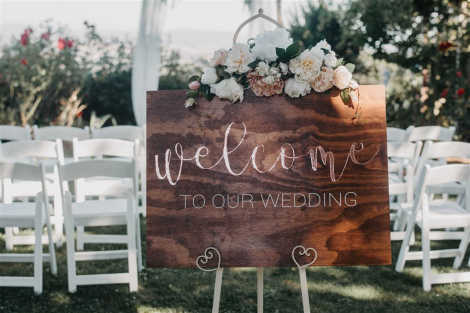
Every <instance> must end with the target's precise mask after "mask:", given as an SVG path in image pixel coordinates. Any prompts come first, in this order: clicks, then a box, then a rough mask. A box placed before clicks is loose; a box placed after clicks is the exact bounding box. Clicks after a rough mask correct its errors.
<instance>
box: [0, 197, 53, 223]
mask: <svg viewBox="0 0 470 313" xmlns="http://www.w3.org/2000/svg"><path fill="white" fill-rule="evenodd" d="M35 217H36V203H32V202H14V203H2V204H0V226H2V227H8V226H17V227H34V219H35ZM42 223H43V224H44V223H45V217H44V216H43V218H42Z"/></svg>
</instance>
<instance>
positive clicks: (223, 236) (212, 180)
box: [147, 85, 391, 267]
mask: <svg viewBox="0 0 470 313" xmlns="http://www.w3.org/2000/svg"><path fill="white" fill-rule="evenodd" d="M358 95H359V106H357V105H356V106H355V107H354V108H352V107H349V106H346V105H344V103H343V101H342V100H341V97H340V96H339V92H338V91H337V90H336V91H332V92H331V93H329V94H322V95H317V94H311V95H309V96H306V97H303V98H300V99H291V98H288V97H286V96H274V97H269V98H265V97H256V96H254V95H253V94H252V93H251V92H250V91H246V92H245V99H244V100H243V102H242V103H235V104H232V103H230V102H229V101H226V100H220V99H218V98H215V99H214V100H212V101H211V102H208V101H206V100H203V99H200V100H199V102H198V104H197V107H196V108H195V109H192V110H188V109H185V108H184V105H183V103H184V101H185V91H184V90H177V91H151V92H148V93H147V104H148V108H147V206H148V215H147V264H148V266H150V267H195V262H196V258H197V256H199V255H201V254H203V252H204V250H205V249H206V248H207V247H209V246H214V247H216V248H217V249H219V250H220V252H221V255H222V260H221V266H223V267H239V266H240V267H245V266H259V267H261V266H262V267H271V266H294V265H295V264H294V263H293V261H292V259H291V251H292V249H293V248H294V247H295V246H297V245H303V246H305V247H313V248H315V249H316V250H317V251H318V260H317V262H316V263H315V264H314V265H332V266H335V265H359V264H368V265H374V264H377V265H379V264H390V262H391V256H390V233H389V225H390V224H389V208H388V178H387V151H386V119H385V89H384V87H383V86H379V85H368V86H360V89H359V94H358ZM231 123H233V124H232V129H231V131H230V134H229V136H228V141H227V146H228V147H229V149H233V148H234V147H236V145H237V144H239V143H240V141H241V139H242V136H243V125H245V126H246V136H245V137H244V138H243V141H242V143H241V144H240V146H239V147H238V148H237V149H235V150H234V151H233V152H232V153H231V154H230V167H231V168H232V170H233V171H234V172H239V171H241V170H242V169H243V168H244V167H245V166H247V169H246V171H245V172H244V173H243V174H242V175H238V176H235V175H232V174H230V173H229V171H228V170H227V167H226V165H225V162H224V161H221V162H219V163H218V164H217V166H215V167H213V168H212V169H201V168H200V167H198V166H197V164H196V162H195V161H194V160H192V161H191V160H188V161H184V162H183V165H182V168H181V176H180V178H179V180H178V182H177V183H176V184H175V185H171V184H170V183H169V182H168V180H166V179H159V178H158V177H157V174H156V163H155V162H156V158H155V156H156V155H158V158H159V159H158V165H159V166H158V168H159V169H160V171H162V173H163V172H164V169H165V152H166V151H167V149H170V150H171V151H172V155H171V163H170V164H171V166H170V169H171V171H170V172H171V173H172V175H173V177H175V176H176V173H177V171H178V165H179V161H178V158H177V153H176V152H175V144H176V143H179V144H181V147H182V149H183V155H184V157H185V158H191V157H193V156H194V154H195V152H196V150H197V149H198V148H200V147H201V146H206V147H207V148H208V155H207V156H205V157H204V158H201V163H202V165H203V166H204V167H209V166H210V165H212V164H215V163H216V162H217V160H219V159H220V158H221V155H222V150H223V146H224V137H225V132H226V129H227V126H228V125H230V124H231ZM361 143H362V144H363V145H364V148H363V149H362V150H361V151H360V152H358V153H357V154H356V155H357V158H358V161H359V162H364V161H366V160H368V159H372V160H371V161H370V162H369V163H367V164H364V165H361V164H355V163H354V162H351V157H350V156H349V158H348V155H349V154H350V150H351V145H352V144H361ZM261 144H262V145H263V147H264V150H261V148H260V150H259V151H258V152H257V153H256V157H255V160H256V162H255V163H256V164H257V166H258V167H259V169H261V170H267V169H269V168H270V167H271V165H272V164H276V166H274V167H273V169H272V170H271V171H269V172H266V173H259V172H258V171H257V170H255V169H254V168H253V167H252V166H251V163H250V157H251V155H252V151H253V149H254V147H255V146H257V145H261ZM318 146H321V147H322V148H324V149H325V151H326V152H329V151H330V152H332V154H333V155H334V165H335V170H334V171H335V176H339V175H340V173H341V171H342V170H343V166H344V165H345V164H346V166H345V167H344V172H343V175H342V176H341V178H340V179H338V180H337V181H335V182H332V180H331V177H330V165H331V163H332V162H329V161H328V160H327V162H326V165H325V164H324V163H322V162H321V158H319V159H320V162H319V167H318V169H317V170H316V171H315V170H313V169H312V158H309V157H300V155H306V156H307V155H309V154H308V153H309V151H313V150H314V149H316V148H315V147H318ZM282 147H285V148H286V147H287V148H286V151H287V154H288V155H289V156H291V154H292V152H291V150H289V147H292V148H293V149H294V151H295V154H296V156H299V158H297V159H295V161H294V164H293V165H292V166H291V167H290V168H289V169H285V168H283V167H282V164H281V163H280V162H277V163H276V158H278V157H279V153H280V149H281V148H282ZM312 149H313V150H312ZM206 152H207V151H206ZM287 154H286V155H287ZM247 164H248V165H247ZM348 192H349V196H350V197H349V198H348V201H344V196H345V194H346V193H348ZM353 193H354V194H353ZM315 194H317V195H319V196H316V195H315ZM181 195H190V196H187V197H185V196H181ZM195 195H198V196H196V197H194V196H195ZM340 195H341V196H340ZM269 196H271V197H272V199H273V200H276V199H278V201H277V202H273V201H271V202H269V201H268V202H266V201H265V200H269ZM222 197H225V198H224V199H225V200H222ZM276 197H279V198H276ZM282 197H284V201H283V202H282V201H281V200H282V199H283V198H282ZM309 197H310V198H309ZM318 197H326V198H324V199H323V198H321V204H318ZM328 197H334V198H335V199H336V200H338V199H339V198H341V199H342V200H341V204H339V203H338V201H334V199H333V200H332V199H331V198H328ZM304 198H305V199H306V200H307V199H309V200H312V199H313V201H310V202H308V201H304ZM203 199H205V203H204V201H203ZM212 199H214V202H212ZM353 199H355V200H356V202H354V201H353ZM185 200H186V201H185ZM193 200H194V201H193ZM243 200H244V201H243ZM324 200H326V201H324ZM328 200H329V201H328ZM237 201H238V202H237ZM304 202H305V203H304ZM329 202H331V204H330V203H329ZM346 203H347V204H348V205H346ZM354 203H355V204H356V205H354V206H352V204H354ZM315 204H316V206H315ZM185 206H186V208H185ZM302 261H305V262H308V260H307V259H304V260H302ZM210 265H211V264H209V266H210ZM212 265H213V264H212Z"/></svg>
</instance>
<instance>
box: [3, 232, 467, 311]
mask: <svg viewBox="0 0 470 313" xmlns="http://www.w3.org/2000/svg"><path fill="white" fill-rule="evenodd" d="M2 236H3V235H2V234H0V251H2V252H3V251H4V240H3V237H2ZM418 240H419V238H418ZM456 245H457V243H456V242H449V243H446V244H445V245H433V248H443V247H444V246H446V247H455V246H456ZM95 248H96V247H95ZM398 249H399V244H398V243H394V244H393V257H394V261H395V259H396V257H397V254H398ZM467 259H468V256H467V258H466V260H467ZM466 260H465V262H466ZM58 263H59V275H58V277H54V276H52V275H51V274H50V270H49V267H48V264H46V265H45V266H44V271H45V275H44V293H43V294H42V295H41V296H35V295H34V293H33V290H32V288H0V312H5V313H16V312H24V313H29V312H34V313H42V312H44V313H46V312H47V313H52V312H61V313H66V312H74V313H75V312H76V313H80V312H93V313H98V312H103V313H104V312H106V313H108V312H121V313H125V312H138V313H150V312H210V311H211V307H212V293H213V283H214V278H215V273H213V272H211V273H205V272H201V271H199V270H189V269H188V270H174V269H145V270H144V271H143V272H142V273H141V274H140V277H139V284H140V286H139V292H138V293H135V294H130V293H129V292H128V288H127V286H122V285H104V286H83V287H78V291H77V293H75V294H69V293H68V292H67V272H66V256H65V247H62V248H60V249H59V250H58ZM125 268H126V262H125V261H97V262H94V263H93V264H90V263H88V264H87V265H82V266H79V267H78V270H79V271H80V272H81V273H97V272H103V271H115V272H118V271H122V270H125ZM437 268H438V269H439V270H440V271H452V260H451V259H448V260H438V261H434V262H433V269H437ZM465 269H467V270H469V271H470V268H468V267H467V268H463V270H465ZM31 273H32V266H31V265H29V264H18V265H17V264H12V263H10V264H5V263H3V264H1V265H0V275H29V274H31ZM421 273H422V271H421V263H420V262H409V263H407V266H406V268H405V271H404V272H403V273H396V272H395V271H394V270H393V269H392V267H391V266H377V267H366V266H361V267H314V268H309V269H308V271H307V276H308V280H309V292H310V304H311V311H312V313H313V312H322V313H324V312H348V313H349V312H393V313H396V312H400V313H405V312H413V313H415V312H446V313H451V312H452V313H453V312H465V313H468V312H469V311H470V283H468V284H452V285H449V284H448V285H438V286H435V287H433V288H432V291H431V292H429V293H426V292H424V291H423V289H422V287H421ZM0 279H1V278H0ZM264 283H265V291H264V311H265V312H282V313H289V312H302V303H301V298H300V286H299V278H298V272H297V270H296V269H294V268H268V269H265V280H264ZM220 311H221V312H256V270H255V269H252V268H248V269H241V268H234V269H229V270H225V271H224V279H223V283H222V299H221V306H220Z"/></svg>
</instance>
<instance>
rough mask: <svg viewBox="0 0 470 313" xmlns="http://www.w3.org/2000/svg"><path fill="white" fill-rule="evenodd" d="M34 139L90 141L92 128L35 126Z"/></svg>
mask: <svg viewBox="0 0 470 313" xmlns="http://www.w3.org/2000/svg"><path fill="white" fill-rule="evenodd" d="M33 136H34V139H38V140H56V139H61V140H66V141H72V139H73V138H78V139H88V138H90V128H89V127H88V126H87V127H85V128H78V127H69V126H47V127H40V128H39V127H37V126H36V125H34V126H33Z"/></svg>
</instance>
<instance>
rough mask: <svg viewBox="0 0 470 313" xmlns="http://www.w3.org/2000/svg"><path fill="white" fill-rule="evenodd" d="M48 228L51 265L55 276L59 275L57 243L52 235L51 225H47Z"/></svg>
mask: <svg viewBox="0 0 470 313" xmlns="http://www.w3.org/2000/svg"><path fill="white" fill-rule="evenodd" d="M46 228H47V239H48V240H47V241H48V245H49V255H50V260H49V263H50V266H51V273H52V274H53V275H54V276H57V258H56V255H55V245H54V237H53V235H52V229H51V225H46Z"/></svg>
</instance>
